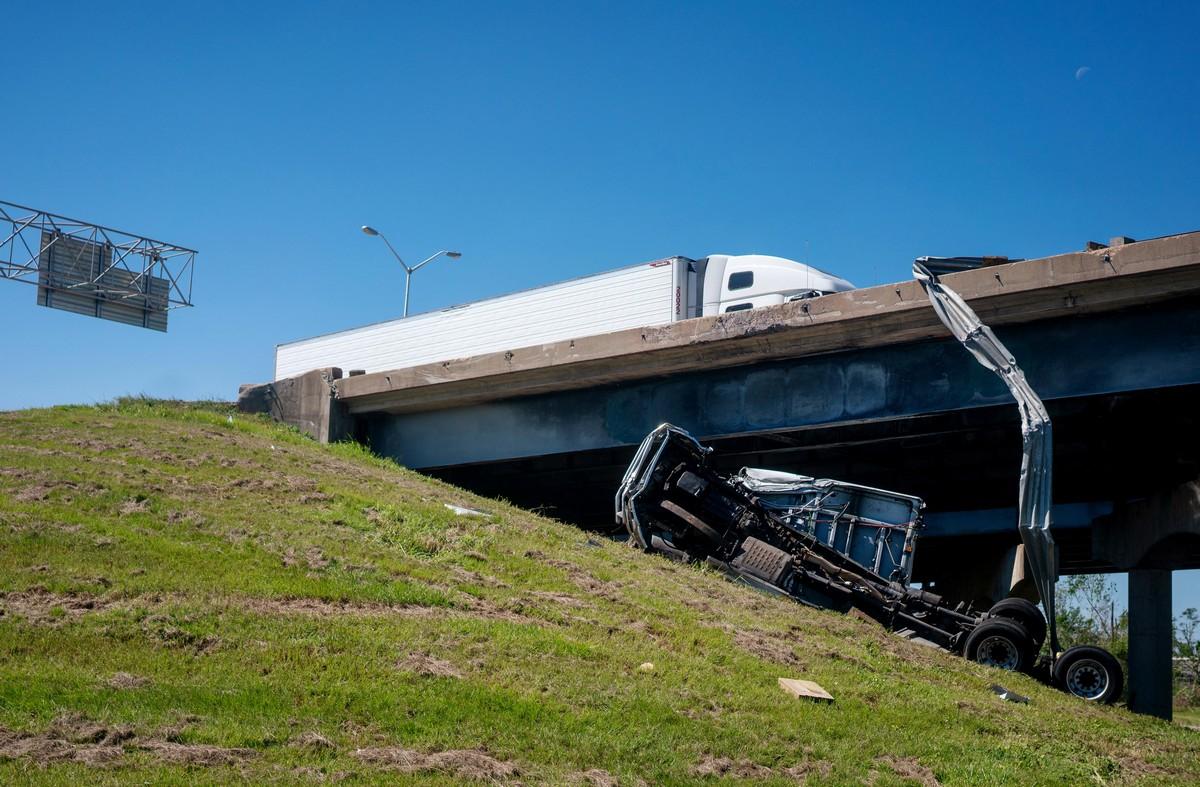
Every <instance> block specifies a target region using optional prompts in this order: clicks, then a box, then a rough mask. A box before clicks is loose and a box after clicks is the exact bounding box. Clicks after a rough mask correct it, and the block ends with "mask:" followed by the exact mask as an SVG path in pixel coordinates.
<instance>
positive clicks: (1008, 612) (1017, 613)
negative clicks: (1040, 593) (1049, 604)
mask: <svg viewBox="0 0 1200 787" xmlns="http://www.w3.org/2000/svg"><path fill="white" fill-rule="evenodd" d="M988 617H989V618H1008V619H1009V620H1015V621H1017V622H1018V623H1020V624H1021V625H1022V626H1024V627H1025V630H1026V631H1028V632H1029V636H1030V637H1032V638H1033V650H1034V652H1035V653H1036V652H1037V651H1039V650H1041V649H1042V643H1044V642H1045V641H1046V618H1045V616H1044V615H1042V611H1041V610H1040V609H1038V605H1037V604H1034V603H1033V602H1032V601H1027V600H1026V599H1023V598H1006V599H1001V600H1000V601H998V602H996V603H995V604H994V605H992V608H991V609H989V610H988Z"/></svg>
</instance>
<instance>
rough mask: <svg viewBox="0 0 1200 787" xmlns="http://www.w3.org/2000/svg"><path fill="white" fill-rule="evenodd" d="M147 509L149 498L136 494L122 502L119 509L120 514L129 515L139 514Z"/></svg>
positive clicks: (148, 507)
mask: <svg viewBox="0 0 1200 787" xmlns="http://www.w3.org/2000/svg"><path fill="white" fill-rule="evenodd" d="M149 509H150V499H149V498H146V497H142V496H141V495H138V496H137V497H134V498H130V499H129V500H126V501H125V502H124V503H122V504H121V508H120V509H119V511H120V512H121V516H129V515H130V514H140V513H142V512H144V511H148V510H149Z"/></svg>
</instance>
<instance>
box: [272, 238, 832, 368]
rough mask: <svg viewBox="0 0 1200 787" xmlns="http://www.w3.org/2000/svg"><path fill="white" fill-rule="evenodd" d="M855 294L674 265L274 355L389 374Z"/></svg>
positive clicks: (752, 260) (342, 334) (741, 265)
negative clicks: (525, 348) (585, 337)
mask: <svg viewBox="0 0 1200 787" xmlns="http://www.w3.org/2000/svg"><path fill="white" fill-rule="evenodd" d="M849 289H853V285H852V284H850V282H848V281H846V280H845V279H842V278H839V277H837V276H833V275H831V274H829V273H825V272H824V271H821V270H818V269H817V268H814V267H812V266H809V265H806V264H804V263H800V262H795V261H793V260H788V259H784V258H782V257H773V256H769V255H765V254H742V255H728V254H712V255H709V256H707V257H703V258H701V259H690V258H688V257H669V258H666V259H660V260H655V261H653V262H648V263H643V264H640V265H631V266H628V267H625V268H618V269H616V270H611V271H606V272H604V273H598V274H593V275H590V276H584V277H581V278H577V279H570V280H568V281H563V282H559V283H557V284H550V285H547V286H544V287H537V288H534V289H530V290H522V291H519V292H513V293H509V294H507V295H501V296H497V297H494V298H487V299H485V300H480V301H474V302H472V303H464V304H461V305H458V306H451V307H449V308H446V309H441V310H439V311H431V312H425V313H423V314H417V315H413V316H411V317H406V318H402V319H397V320H389V321H387V322H380V323H375V324H373V325H367V326H364V327H361V328H352V329H349V330H344V331H338V332H336V333H329V334H325V335H323V336H315V337H312V338H309V339H301V340H299V341H293V342H287V343H284V344H280V345H277V346H276V348H275V378H274V379H276V380H281V379H284V378H287V377H293V376H295V375H299V374H303V373H305V372H307V371H310V370H312V369H321V368H325V367H330V366H336V367H339V368H341V369H344V370H347V371H349V370H362V371H364V372H381V371H388V370H391V369H403V368H408V367H411V366H419V365H421V364H426V363H437V362H441V361H448V360H453V359H455V358H464V357H469V356H472V355H481V354H484V353H490V352H501V351H504V350H509V349H516V348H519V347H531V346H536V345H539V344H546V343H549V342H556V341H563V340H566V339H577V338H581V337H584V336H593V335H597V334H602V333H611V332H613V331H620V330H625V329H629V328H644V327H649V326H655V325H664V324H667V323H671V322H676V321H678V320H686V319H688V318H691V317H701V316H708V315H715V314H723V313H726V312H736V311H742V310H745V309H754V308H758V307H760V306H769V305H774V304H780V303H785V302H787V301H793V300H799V299H802V298H808V297H813V296H816V295H824V294H826V293H831V292H841V291H843V290H849Z"/></svg>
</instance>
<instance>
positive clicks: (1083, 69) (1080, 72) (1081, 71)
mask: <svg viewBox="0 0 1200 787" xmlns="http://www.w3.org/2000/svg"><path fill="white" fill-rule="evenodd" d="M1091 70H1092V67H1091V66H1080V67H1079V68H1077V69H1075V81H1076V82H1078V81H1079V80H1081V79H1083V78H1084V77H1085V76H1087V73H1088V72H1089V71H1091Z"/></svg>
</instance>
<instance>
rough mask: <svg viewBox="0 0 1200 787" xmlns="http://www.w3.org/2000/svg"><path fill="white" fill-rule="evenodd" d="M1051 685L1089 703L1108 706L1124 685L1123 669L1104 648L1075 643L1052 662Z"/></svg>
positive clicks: (1114, 700)
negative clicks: (1052, 682) (1052, 675)
mask: <svg viewBox="0 0 1200 787" xmlns="http://www.w3.org/2000/svg"><path fill="white" fill-rule="evenodd" d="M1054 685H1055V686H1057V687H1058V688H1060V689H1062V690H1063V691H1065V692H1067V693H1068V694H1074V695H1075V696H1076V697H1081V698H1082V699H1085V700H1088V701H1089V702H1099V703H1102V704H1104V705H1111V704H1112V703H1114V702H1116V701H1117V700H1118V699H1120V697H1121V690H1122V689H1124V688H1125V672H1124V670H1122V669H1121V662H1119V661H1117V657H1116V656H1114V655H1113V654H1111V653H1109V652H1108V651H1107V650H1105V649H1104V648H1098V647H1096V646H1094V645H1076V646H1075V647H1073V648H1067V649H1066V650H1065V651H1064V652H1063V654H1062V655H1061V656H1059V657H1058V661H1056V662H1054Z"/></svg>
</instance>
